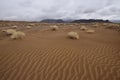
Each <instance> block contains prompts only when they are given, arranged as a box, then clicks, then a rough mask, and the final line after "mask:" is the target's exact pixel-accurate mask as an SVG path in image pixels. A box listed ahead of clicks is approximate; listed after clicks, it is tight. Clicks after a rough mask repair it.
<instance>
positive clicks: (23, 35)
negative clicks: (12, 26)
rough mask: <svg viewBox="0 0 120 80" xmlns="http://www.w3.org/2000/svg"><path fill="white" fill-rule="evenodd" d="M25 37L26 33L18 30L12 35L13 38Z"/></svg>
mask: <svg viewBox="0 0 120 80" xmlns="http://www.w3.org/2000/svg"><path fill="white" fill-rule="evenodd" d="M24 37H25V33H24V32H21V31H17V32H14V33H13V34H12V35H11V36H10V38H11V39H13V40H14V39H22V38H24Z"/></svg>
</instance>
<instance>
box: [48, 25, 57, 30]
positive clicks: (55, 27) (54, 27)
mask: <svg viewBox="0 0 120 80" xmlns="http://www.w3.org/2000/svg"><path fill="white" fill-rule="evenodd" d="M50 28H51V29H52V30H53V31H56V30H58V29H59V28H58V26H56V25H54V26H50Z"/></svg>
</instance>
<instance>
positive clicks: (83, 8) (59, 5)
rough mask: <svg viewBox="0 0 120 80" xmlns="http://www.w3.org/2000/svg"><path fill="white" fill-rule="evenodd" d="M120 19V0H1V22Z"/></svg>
mask: <svg viewBox="0 0 120 80" xmlns="http://www.w3.org/2000/svg"><path fill="white" fill-rule="evenodd" d="M51 18H52V19H110V20H111V19H112V20H116V19H117V20H118V19H120V0H0V20H29V21H31V20H33V21H35V20H42V19H51Z"/></svg>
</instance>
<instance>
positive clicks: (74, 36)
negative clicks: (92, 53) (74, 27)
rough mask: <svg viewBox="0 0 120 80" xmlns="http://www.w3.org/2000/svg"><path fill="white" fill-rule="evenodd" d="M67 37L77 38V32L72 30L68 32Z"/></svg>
mask: <svg viewBox="0 0 120 80" xmlns="http://www.w3.org/2000/svg"><path fill="white" fill-rule="evenodd" d="M68 37H69V38H71V39H79V35H78V33H77V32H73V31H72V32H69V33H68Z"/></svg>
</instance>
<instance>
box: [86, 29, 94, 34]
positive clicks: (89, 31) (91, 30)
mask: <svg viewBox="0 0 120 80" xmlns="http://www.w3.org/2000/svg"><path fill="white" fill-rule="evenodd" d="M86 32H87V33H95V30H93V29H89V30H87V31H86Z"/></svg>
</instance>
